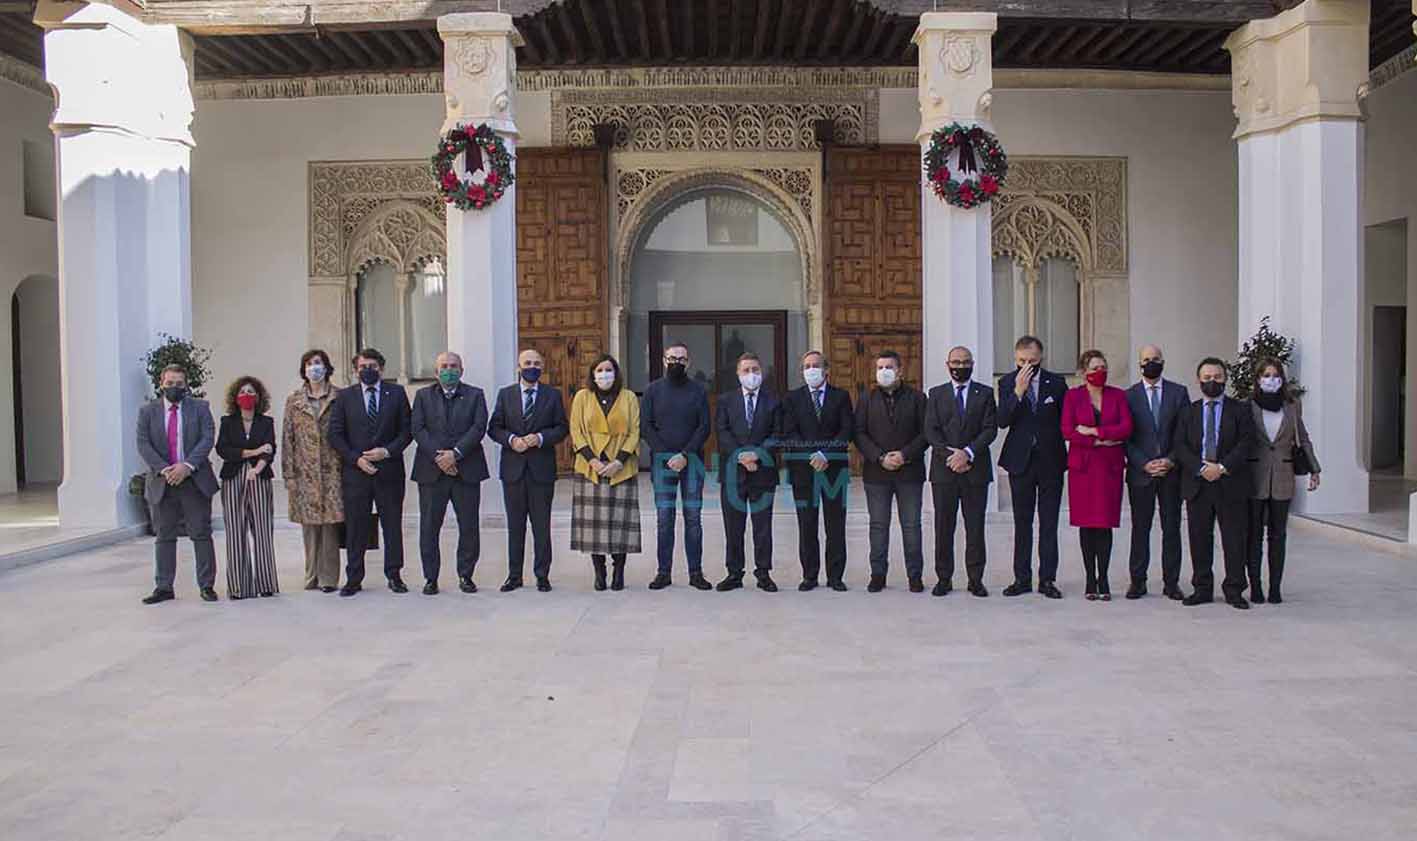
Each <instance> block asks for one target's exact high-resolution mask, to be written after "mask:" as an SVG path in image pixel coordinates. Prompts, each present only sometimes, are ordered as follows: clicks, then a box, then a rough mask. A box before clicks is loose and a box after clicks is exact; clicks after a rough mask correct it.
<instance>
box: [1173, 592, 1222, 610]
mask: <svg viewBox="0 0 1417 841" xmlns="http://www.w3.org/2000/svg"><path fill="white" fill-rule="evenodd" d="M1213 601H1215V597H1214V596H1206V595H1202V594H1201V593H1192V594H1190V595H1189V596H1186V597H1185V598H1184V599H1181V604H1183V605H1185V606H1186V607H1195V606H1196V605H1198V604H1210V603H1211V602H1213Z"/></svg>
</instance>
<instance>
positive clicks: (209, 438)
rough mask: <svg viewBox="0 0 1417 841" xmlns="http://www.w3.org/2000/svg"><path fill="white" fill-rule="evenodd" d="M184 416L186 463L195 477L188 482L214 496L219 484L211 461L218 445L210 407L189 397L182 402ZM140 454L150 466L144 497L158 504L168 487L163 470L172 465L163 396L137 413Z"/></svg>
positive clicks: (183, 439) (184, 456)
mask: <svg viewBox="0 0 1417 841" xmlns="http://www.w3.org/2000/svg"><path fill="white" fill-rule="evenodd" d="M181 413H182V455H183V460H184V461H185V462H187V463H188V464H190V465H192V475H191V476H190V477H188V478H187V481H188V482H194V483H196V486H197V490H199V491H201V492H202V493H203V494H204V495H206V496H208V497H211V496H215V495H216V492H217V482H216V476H215V475H214V474H213V473H212V465H211V460H210V459H211V452H212V447H213V446H214V445H215V444H216V424H215V423H213V422H212V410H211V407H210V406H208V405H207V401H205V400H198V399H197V398H195V397H187V398H185V399H183V401H182V404H181ZM138 455H139V456H141V457H142V459H143V463H144V464H146V465H147V466H148V473H147V479H146V482H145V485H144V487H143V496H144V497H145V498H146V499H147V501H148V502H149V503H150V504H152V505H157V504H158V503H159V502H161V501H162V496H163V494H164V493H166V492H167V488H168V485H167V480H166V479H164V478H162V474H161V471H162V469H163V468H165V467H167V466H168V465H169V464H170V462H168V460H167V404H166V401H164V400H163V399H162V398H161V397H159V398H158V399H156V400H153V401H150V402H149V403H147V404H146V405H144V406H143V407H142V408H141V409H139V410H138Z"/></svg>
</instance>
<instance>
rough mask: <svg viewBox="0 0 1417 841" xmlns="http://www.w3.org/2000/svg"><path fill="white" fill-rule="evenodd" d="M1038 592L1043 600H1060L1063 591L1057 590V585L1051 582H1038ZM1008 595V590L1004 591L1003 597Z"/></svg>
mask: <svg viewBox="0 0 1417 841" xmlns="http://www.w3.org/2000/svg"><path fill="white" fill-rule="evenodd" d="M1038 592H1039V593H1040V594H1041V595H1042V596H1043V598H1045V599H1061V598H1062V597H1063V591H1062V590H1059V589H1058V585H1057V584H1054V583H1053V582H1051V581H1040V582H1038ZM1008 594H1009V591H1008V590H1005V591H1004V595H1006V596H1007V595H1008Z"/></svg>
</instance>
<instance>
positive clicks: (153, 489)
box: [138, 365, 217, 604]
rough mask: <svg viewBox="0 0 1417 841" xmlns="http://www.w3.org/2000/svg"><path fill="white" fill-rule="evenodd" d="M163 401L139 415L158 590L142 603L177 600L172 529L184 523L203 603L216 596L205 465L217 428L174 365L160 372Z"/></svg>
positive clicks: (211, 481) (213, 485)
mask: <svg viewBox="0 0 1417 841" xmlns="http://www.w3.org/2000/svg"><path fill="white" fill-rule="evenodd" d="M161 386H162V396H161V397H159V398H157V399H156V400H153V401H152V402H150V403H148V404H147V405H146V406H144V407H143V408H142V409H140V410H139V411H138V455H140V456H141V457H142V459H143V461H144V462H145V463H146V464H147V466H148V475H147V487H146V493H145V494H144V496H146V498H147V501H148V505H149V506H151V508H152V511H153V530H154V531H155V532H156V533H157V543H156V549H155V551H156V555H157V575H156V579H157V582H156V583H157V586H156V587H155V588H154V589H153V591H152V594H151V595H149V596H147V597H145V598H144V599H143V604H159V603H161V602H165V601H169V600H171V599H173V598H175V597H176V596H175V595H174V593H173V591H172V582H173V579H174V578H176V576H177V529H178V525H179V524H180V523H181V524H186V526H187V534H188V535H190V536H191V538H192V548H193V551H195V552H196V555H197V586H198V587H199V588H200V589H201V593H202V600H203V601H208V602H214V601H216V600H217V596H216V589H215V586H216V550H215V549H214V548H213V547H212V497H213V496H215V495H216V492H217V482H216V476H215V475H214V474H213V473H212V466H211V464H210V462H209V461H208V460H207V459H208V456H209V455H210V453H211V451H212V445H213V444H214V443H215V442H216V424H215V423H213V422H212V410H211V407H210V406H208V405H207V401H205V400H198V399H197V398H195V397H192V396H190V395H189V393H188V391H187V373H186V372H185V371H184V370H183V369H182V368H181V367H180V366H178V365H169V366H167V367H166V368H164V369H163V371H162V379H161Z"/></svg>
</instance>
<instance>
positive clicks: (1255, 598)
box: [1250, 584, 1264, 604]
mask: <svg viewBox="0 0 1417 841" xmlns="http://www.w3.org/2000/svg"><path fill="white" fill-rule="evenodd" d="M1250 601H1252V602H1254V603H1255V604H1264V588H1263V587H1261V586H1260V585H1259V584H1255V585H1254V586H1252V587H1250Z"/></svg>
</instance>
